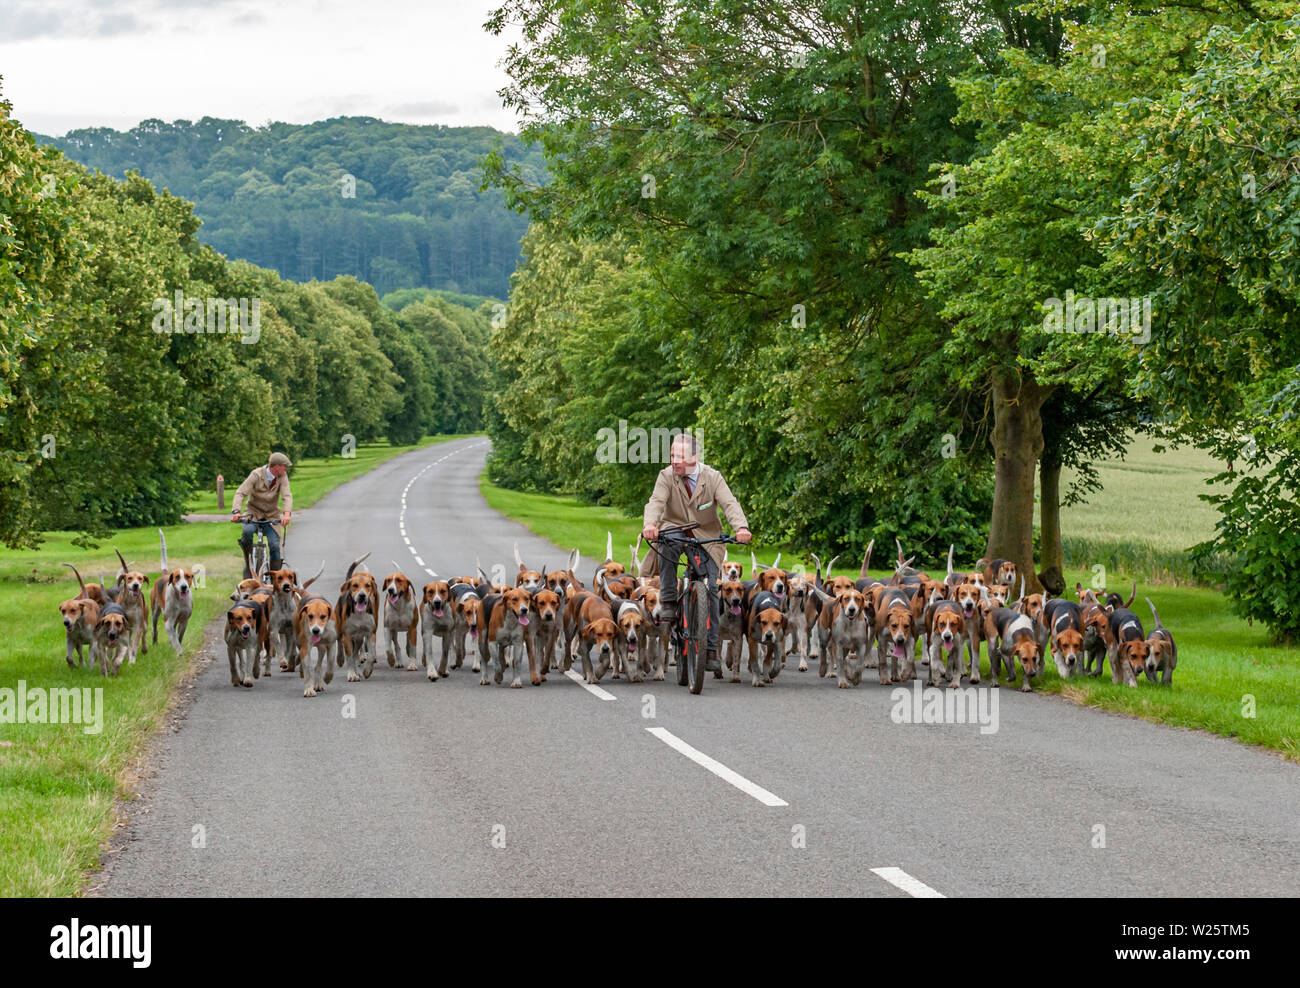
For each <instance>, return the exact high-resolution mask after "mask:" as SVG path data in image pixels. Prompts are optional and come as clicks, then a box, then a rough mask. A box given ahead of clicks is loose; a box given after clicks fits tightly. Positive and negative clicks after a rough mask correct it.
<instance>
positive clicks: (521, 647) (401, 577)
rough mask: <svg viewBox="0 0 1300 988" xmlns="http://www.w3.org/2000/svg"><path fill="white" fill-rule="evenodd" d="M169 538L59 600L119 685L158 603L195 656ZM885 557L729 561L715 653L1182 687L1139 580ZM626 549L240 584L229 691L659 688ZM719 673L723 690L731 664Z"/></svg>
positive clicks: (839, 675) (652, 622) (658, 669)
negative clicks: (267, 684)
mask: <svg viewBox="0 0 1300 988" xmlns="http://www.w3.org/2000/svg"><path fill="white" fill-rule="evenodd" d="M158 534H159V536H160V539H161V573H160V575H159V577H158V578H157V579H156V580H154V581H153V584H152V587H150V580H149V577H148V575H147V574H145V573H143V572H141V571H139V570H134V569H131V568H130V567H129V566H128V565H127V562H126V560H125V559H123V558H122V555H121V553H120V552H119V553H118V554H117V555H118V560H119V562H120V563H121V570H120V571H119V572H118V574H117V577H116V580H115V581H114V582H113V583H112V584H109V583H108V581H107V580H106V579H104V577H103V576H101V578H100V582H99V583H98V584H95V583H91V584H87V583H86V582H85V581H84V580H83V579H82V577H81V574H80V573H78V572H77V570H76V567H73V566H72V565H71V564H70V563H65V564H64V565H65V566H68V567H69V568H71V569H72V571H73V572H74V573H76V576H77V582H78V584H79V585H80V587H81V592H80V593H79V594H78V596H76V597H74V598H72V599H71V600H65V601H63V603H61V604H60V605H59V612H60V614H61V615H62V618H63V625H64V628H65V630H66V634H67V662H68V665H69V666H74V667H75V666H77V665H80V664H85V665H86V666H87V668H91V669H93V668H94V667H95V665H96V664H98V666H99V670H100V672H101V673H102V674H103V675H105V676H108V675H110V674H111V675H117V674H118V672H119V670H120V669H121V667H122V664H123V662H127V663H134V662H135V660H136V655H137V653H138V654H141V655H143V654H147V653H148V646H147V644H146V637H147V635H146V633H145V632H146V628H147V626H148V624H149V620H150V611H151V610H152V616H153V642H154V643H155V644H156V643H157V641H158V620H159V618H160V617H161V618H162V621H163V626H164V629H165V632H166V635H167V638H168V641H170V643H171V645H172V648H173V649H175V650H176V651H177V652H178V653H179V652H180V649H181V645H182V642H183V641H184V638H185V629H186V626H187V625H188V623H189V619H190V616H191V614H192V613H193V610H194V590H195V580H194V574H193V572H191V571H190V570H187V569H184V568H177V569H172V568H170V567H169V566H168V563H167V542H166V539H165V538H164V537H162V532H161V531H159V533H158ZM873 545H874V543H873V544H872V545H868V546H867V549H866V552H865V554H864V556H863V559H862V566H861V569H860V572H859V575H858V576H857V577H856V578H854V577H852V576H833V575H832V569H833V567H834V566H835V563H836V562H837V561H838V559H839V557H838V556H836V557H835V558H833V559H831V560H830V562H828V563H827V564H826V565H825V567H823V565H822V562H821V560H820V559H819V558H818V557H817V556H816V555H815V554H810V558H811V559H812V562H813V564H814V568H813V570H812V571H811V572H808V571H806V570H805V569H804V568H802V567H800V568H798V569H795V570H788V569H782V568H781V567H780V562H781V557H780V556H779V555H778V556H777V558H776V561H775V562H774V563H773V564H772V565H771V566H762V565H760V564H759V561H758V559H757V558H756V557H755V556H753V555H752V554H751V556H750V565H751V570H750V577H749V578H748V579H745V578H744V567H743V565H742V563H740V562H738V561H734V560H730V559H726V560H725V561H724V563H723V567H722V573H721V579H720V580H719V582H718V588H717V589H718V595H719V598H720V601H721V620H720V623H719V627H718V636H719V638H718V644H719V656H720V658H721V659H722V665H723V669H724V670H725V671H726V672H727V673H729V674H730V680H731V682H733V683H739V682H740V681H741V666H742V662H744V663H745V668H746V670H747V671H748V673H749V675H750V677H751V683H752V685H754V686H763V685H766V684H769V683H772V682H773V681H774V680H775V679H776V678H777V676H779V675H780V673H781V670H782V669H783V668H784V667H785V663H786V659H787V657H790V658H797V659H798V663H799V666H798V667H799V671H801V672H804V671H807V670H808V668H809V667H808V663H809V661H814V662H816V663H817V667H818V675H819V676H822V677H826V676H828V675H830V676H834V677H835V679H836V681H837V683H838V685H839V687H840V688H841V689H847V688H850V687H853V686H857V685H859V684H860V683H861V682H862V674H863V670H864V669H870V668H874V669H876V670H877V671H878V673H879V676H880V683H881V685H890V684H892V683H898V682H906V681H909V680H911V679H914V678H915V677H916V676H917V670H916V662H917V646H918V645H920V651H921V654H920V663H921V664H922V665H924V666H928V672H927V683H928V684H929V685H932V686H938V685H941V683H942V682H947V683H948V685H949V686H950V687H951V688H953V689H956V688H957V687H958V686H959V685H960V683H961V679H962V677H963V676H964V677H967V679H968V681H969V682H970V683H971V684H978V683H979V682H980V681H981V680H980V660H981V645H982V644H987V652H988V667H989V676H990V683H989V685H991V686H998V685H1000V682H999V680H1000V679H1001V678H1002V677H1003V676H1005V679H1006V682H1008V683H1014V682H1015V681H1016V677H1017V663H1018V664H1019V675H1020V679H1021V685H1020V688H1021V690H1023V691H1026V692H1030V691H1031V690H1032V687H1031V685H1030V681H1031V680H1032V679H1033V678H1034V677H1035V676H1039V675H1041V674H1042V673H1043V671H1044V670H1045V668H1046V656H1047V654H1048V652H1049V651H1050V653H1051V655H1052V658H1053V660H1054V661H1055V663H1056V670H1057V672H1058V673H1059V675H1060V676H1061V677H1062V678H1063V679H1068V678H1071V677H1074V676H1085V675H1091V676H1100V675H1101V673H1102V670H1103V666H1104V664H1105V662H1106V661H1109V662H1110V666H1111V681H1112V682H1113V683H1120V682H1121V681H1122V682H1124V683H1126V684H1127V685H1129V686H1137V681H1138V677H1139V676H1140V675H1142V674H1145V675H1146V678H1147V680H1148V681H1150V682H1152V683H1155V682H1157V681H1159V682H1160V683H1162V684H1163V685H1169V684H1170V683H1171V682H1172V681H1173V672H1174V668H1175V666H1176V665H1177V661H1178V650H1177V646H1176V645H1175V644H1174V637H1173V634H1172V633H1171V632H1170V631H1169V630H1168V629H1167V628H1165V627H1164V626H1163V625H1162V624H1161V622H1160V615H1159V614H1158V613H1156V608H1155V605H1154V604H1152V603H1151V600H1150V598H1147V604H1148V605H1149V606H1150V608H1151V615H1152V618H1153V619H1154V621H1155V630H1154V631H1152V632H1151V633H1150V634H1149V635H1148V634H1147V633H1146V632H1145V631H1144V630H1143V627H1142V621H1141V619H1140V618H1139V617H1138V615H1137V614H1135V613H1134V612H1133V611H1132V610H1130V609H1129V607H1130V605H1131V604H1132V603H1133V600H1134V598H1135V597H1136V595H1137V584H1136V583H1135V584H1134V585H1133V590H1132V593H1130V595H1129V599H1128V601H1127V602H1126V601H1125V600H1124V598H1123V596H1122V595H1121V594H1118V593H1107V592H1106V591H1104V590H1102V591H1093V590H1086V589H1084V588H1083V587H1082V586H1081V585H1079V584H1076V585H1075V590H1076V596H1077V600H1068V599H1066V598H1064V597H1051V596H1050V595H1048V594H1047V593H1034V594H1028V595H1026V594H1025V593H1024V579H1023V577H1021V576H1020V574H1018V573H1017V571H1016V565H1015V564H1014V563H1012V562H1009V561H1007V560H1005V559H991V560H986V559H981V560H979V561H978V562H977V563H976V564H975V566H974V567H973V568H972V569H970V570H969V571H964V572H963V571H958V570H955V569H954V568H953V562H952V549H951V547H950V548H949V550H948V572H947V575H946V576H945V577H944V578H943V579H933V578H931V577H930V575H929V574H928V573H924V572H921V571H920V570H917V569H914V568H912V566H911V563H912V562H913V560H911V559H905V558H904V553H903V548H902V546H901V544H899V545H898V559H897V565H896V566H895V567H894V570H893V573H892V575H890V576H889V578H888V579H886V580H878V579H875V578H873V577H871V576H869V575H868V573H867V568H868V566H869V565H870V562H871V553H872V548H873ZM629 548H630V549H631V557H630V560H629V561H630V566H628V567H624V566H623V565H622V564H621V563H618V562H615V561H614V558H613V539H612V536H607V537H606V544H605V560H604V562H602V563H600V564H599V565H598V566H597V567H596V569H595V571H594V573H593V574H592V578H591V581H590V584H589V585H588V584H586V583H583V582H582V581H581V580H580V579H579V578H578V568H579V565H580V559H579V555H578V551H577V550H576V549H575V550H573V551H572V552H571V553H570V554H569V557H568V559H567V560H566V565H565V566H564V567H563V568H560V569H548V568H547V567H546V566H543V567H542V568H541V569H540V570H537V569H533V568H531V567H529V566H528V565H527V564H526V563H525V562H524V561H523V559H522V558H520V555H519V547H518V545H516V546H515V562H516V563H517V564H518V566H519V571H518V573H517V574H516V576H515V582H514V585H513V586H511V585H509V584H505V583H495V582H492V581H491V580H489V579H488V577H487V575H486V574H485V573H484V572H483V569H482V567H481V566H477V565H476V572H475V573H472V574H469V575H465V576H456V577H450V578H447V579H442V578H440V577H436V576H435V578H434V579H433V580H432V581H430V582H427V583H425V584H424V586H423V587H422V588H421V589H420V590H418V591H417V589H416V586H415V584H414V583H412V582H411V580H410V579H408V578H407V577H406V575H405V574H403V573H402V572H401V567H400V566H396V564H394V565H395V567H396V568H395V569H394V571H393V572H391V573H388V574H387V575H386V576H384V577H383V579H382V580H378V579H376V577H375V575H374V574H372V573H371V572H370V571H369V570H368V569H367V568H366V566H365V561H366V559H367V558H368V557H369V553H367V554H366V555H364V556H362V557H360V558H359V559H354V560H353V561H352V563H351V565H349V566H348V569H347V575H346V576H345V577H344V578H343V582H342V584H341V585H340V586H339V591H338V595H337V596H336V597H335V598H334V599H333V600H330V599H328V598H326V597H323V596H321V595H320V594H316V593H312V592H311V589H310V588H311V587H312V585H313V584H314V583H315V582H316V581H317V580H318V579H319V578H320V576H321V574H322V573H323V572H324V569H325V565H324V563H323V562H322V564H321V567H320V569H319V570H318V571H317V572H316V575H315V576H313V577H311V578H310V579H308V580H306V581H304V582H303V583H301V584H300V583H299V582H298V572H297V571H296V570H293V569H289V568H287V567H286V568H282V569H278V570H268V571H266V572H264V573H262V574H260V575H259V576H257V577H254V578H253V579H249V580H243V581H241V582H240V583H239V584H238V585H237V586H236V587H235V589H234V590H233V591H232V592H231V594H230V598H231V601H232V606H231V607H230V609H229V610H228V611H227V613H226V620H225V628H224V634H223V636H224V639H225V643H226V650H227V656H228V659H229V663H230V682H231V684H232V685H233V686H246V687H251V686H252V685H253V682H254V680H256V679H258V678H259V677H261V676H269V675H270V674H271V665H272V661H273V660H274V661H275V663H276V664H277V665H278V666H279V669H280V670H281V671H282V672H289V673H292V672H294V671H296V672H297V673H298V676H299V677H300V678H301V679H302V680H303V681H304V683H305V686H304V689H303V695H304V696H315V695H316V694H317V693H319V692H321V691H323V690H324V689H325V686H326V684H328V683H330V682H331V681H332V680H333V676H334V669H335V667H339V668H344V669H346V673H347V681H348V682H350V683H351V682H358V681H360V680H362V679H369V678H370V675H371V673H372V672H373V671H374V666H375V662H376V659H377V658H378V655H379V643H380V641H381V640H382V642H383V644H384V654H385V657H386V658H387V660H388V665H389V666H391V667H397V668H400V667H402V666H404V667H405V668H406V669H407V670H411V671H419V670H420V669H421V668H422V667H423V669H424V670H425V675H426V676H427V678H428V679H429V680H431V681H436V680H437V679H439V678H440V677H445V676H448V675H450V674H451V672H452V671H454V670H457V669H460V668H462V666H463V665H464V664H465V661H466V659H467V658H468V659H469V660H470V661H471V668H472V671H474V672H477V673H479V674H480V679H479V682H480V684H481V685H484V686H488V685H491V684H493V683H501V682H502V680H503V678H504V676H505V673H506V670H507V669H509V670H510V673H511V677H512V678H511V681H510V686H511V687H514V688H519V687H522V686H523V675H524V664H525V661H526V662H527V666H528V678H529V681H530V682H531V683H532V684H533V685H534V686H537V685H540V684H541V683H543V682H545V681H546V676H547V673H548V672H550V671H561V672H564V673H567V672H569V670H570V669H571V668H572V666H573V663H574V662H575V661H580V662H581V664H582V676H583V679H584V680H585V681H586V682H587V683H590V684H593V685H594V684H596V683H599V682H600V681H601V679H602V678H603V677H604V676H605V675H606V674H607V673H610V674H612V678H614V679H620V678H626V679H627V680H629V681H631V682H634V683H637V682H642V681H644V680H645V679H646V678H652V679H656V680H662V679H663V678H664V670H665V668H666V667H668V666H671V665H674V664H675V658H674V655H673V644H672V638H671V628H670V622H671V616H670V614H669V612H668V608H666V607H665V606H664V604H663V602H662V600H661V599H660V587H659V577H658V576H653V577H644V576H641V575H640V573H641V570H642V567H643V564H644V562H645V558H646V557H645V556H641V557H640V558H638V555H637V554H638V551H639V549H640V543H639V541H638V545H637V546H632V547H629ZM823 570H824V572H823ZM1017 584H1018V589H1019V593H1018V594H1017V595H1015V596H1014V597H1013V596H1012V593H1013V590H1015V589H1016V588H1017ZM684 589H685V588H684V587H682V588H680V589H679V593H678V600H681V599H682V598H683V597H684ZM435 641H437V642H438V646H437V647H436V648H435V644H434V643H435ZM83 646H84V647H86V648H87V649H88V652H89V659H88V661H87V660H86V659H85V657H84V656H83V653H82V648H83ZM74 652H75V654H76V662H74V660H73V654H74ZM714 675H715V677H717V678H722V676H723V672H716V673H714ZM1157 677H1159V680H1157Z"/></svg>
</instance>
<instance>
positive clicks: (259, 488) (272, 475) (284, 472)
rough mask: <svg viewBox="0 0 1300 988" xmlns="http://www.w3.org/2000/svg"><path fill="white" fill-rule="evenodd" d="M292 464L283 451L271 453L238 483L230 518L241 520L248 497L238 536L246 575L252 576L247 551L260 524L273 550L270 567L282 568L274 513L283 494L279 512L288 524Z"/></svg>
mask: <svg viewBox="0 0 1300 988" xmlns="http://www.w3.org/2000/svg"><path fill="white" fill-rule="evenodd" d="M291 466H293V464H292V463H291V462H290V461H289V457H287V456H285V455H284V454H283V453H272V454H271V457H270V459H268V460H267V461H266V466H264V467H258V468H257V469H256V470H254V471H253V472H252V473H250V474H249V475H248V476H247V477H245V478H244V482H243V483H242V484H240V485H239V490H237V491H235V498H234V500H233V501H231V502H230V504H231V507H230V515H231V517H230V520H231V521H239V508H240V505H241V504H243V503H244V501H245V499H247V501H248V514H249V520H248V521H245V522H244V530H243V532H242V533H241V534H240V536H239V544H240V546H241V547H242V548H243V550H244V578H245V579H250V578H251V577H252V575H253V574H252V573H250V572H249V571H248V554H249V553H250V552H251V551H252V549H253V533H254V532H255V531H257V527H258V526H259V525H261V527H262V531H263V532H265V533H266V545H267V548H268V549H269V550H270V553H271V566H270V568H271V569H280V568H281V567H282V565H283V562H284V561H283V560H282V559H281V558H280V533H279V532H277V531H276V530H275V515H276V512H277V511H279V510H280V507H279V505H280V498H281V496H283V497H284V510H283V512H282V513H281V514H280V524H281V525H287V524H289V515H290V513H291V512H292V509H293V492H292V491H290V490H289V468H290V467H291Z"/></svg>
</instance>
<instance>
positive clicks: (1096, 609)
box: [1079, 590, 1115, 676]
mask: <svg viewBox="0 0 1300 988" xmlns="http://www.w3.org/2000/svg"><path fill="white" fill-rule="evenodd" d="M1080 600H1081V601H1082V613H1081V614H1080V616H1079V619H1080V620H1081V621H1082V622H1083V671H1084V672H1086V673H1088V674H1089V675H1093V676H1100V675H1101V672H1102V669H1103V668H1105V665H1106V659H1107V657H1108V656H1109V655H1110V650H1111V647H1112V646H1113V645H1114V644H1115V636H1114V634H1113V633H1112V631H1111V627H1110V613H1109V612H1108V611H1107V610H1106V608H1104V607H1102V606H1101V604H1100V603H1099V602H1098V600H1097V598H1096V597H1095V596H1093V593H1092V591H1091V590H1081V592H1080ZM1111 668H1112V669H1114V665H1113V664H1112V666H1111Z"/></svg>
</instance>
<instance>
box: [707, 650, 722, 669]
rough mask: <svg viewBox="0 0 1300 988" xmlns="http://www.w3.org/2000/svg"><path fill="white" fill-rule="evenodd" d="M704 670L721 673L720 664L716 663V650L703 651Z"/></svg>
mask: <svg viewBox="0 0 1300 988" xmlns="http://www.w3.org/2000/svg"><path fill="white" fill-rule="evenodd" d="M704 668H705V670H706V671H708V672H722V664H721V663H720V662H719V661H718V650H717V649H716V648H708V649H705V650H704Z"/></svg>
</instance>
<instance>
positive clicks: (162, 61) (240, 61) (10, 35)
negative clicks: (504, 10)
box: [0, 0, 518, 135]
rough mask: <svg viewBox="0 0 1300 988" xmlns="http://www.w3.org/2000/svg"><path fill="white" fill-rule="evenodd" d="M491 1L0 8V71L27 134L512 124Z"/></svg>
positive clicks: (201, 1)
mask: <svg viewBox="0 0 1300 988" xmlns="http://www.w3.org/2000/svg"><path fill="white" fill-rule="evenodd" d="M491 5H492V0H470V2H468V3H466V2H455V0H431V2H428V3H406V2H400V0H365V2H359V0H350V2H349V0H277V2H276V3H273V4H265V3H258V2H255V0H216V2H214V0H133V2H125V0H0V24H3V27H2V28H0V73H3V80H4V81H3V87H4V89H3V95H4V98H5V99H7V100H9V101H10V102H11V103H12V104H13V115H14V117H15V118H17V119H18V120H20V121H22V123H23V124H24V125H25V126H26V127H29V128H30V129H32V130H36V131H39V132H41V133H45V134H54V135H59V134H63V133H65V132H66V131H67V130H69V129H71V128H75V127H91V126H112V127H118V128H121V127H130V126H133V125H134V124H136V123H138V122H139V121H140V120H143V119H147V118H149V117H160V118H162V119H164V120H175V119H186V120H198V119H199V118H201V117H204V116H213V117H234V118H238V119H241V120H245V121H247V122H248V123H250V124H253V125H257V124H261V123H265V122H266V121H268V120H283V121H287V122H290V123H308V122H310V121H313V120H322V119H325V118H327V117H333V116H340V115H348V116H374V117H382V118H383V119H385V120H397V121H402V122H406V123H440V124H447V125H450V126H474V125H482V124H489V125H491V126H493V127H497V128H500V129H502V130H518V122H517V119H516V117H515V115H514V113H513V112H512V111H507V110H505V109H503V108H502V107H501V104H500V100H499V98H498V97H497V95H496V92H497V90H499V89H501V88H502V87H503V86H504V85H505V84H506V81H507V80H506V77H505V74H504V73H503V72H502V71H501V70H500V69H499V68H497V62H498V61H499V60H500V59H501V57H502V56H503V55H504V54H505V51H506V48H507V47H508V45H509V44H510V42H511V41H512V40H515V39H514V38H513V37H506V36H503V37H499V38H498V37H493V36H492V35H490V34H488V33H487V32H486V31H484V30H483V27H482V25H483V22H484V21H485V20H486V19H487V17H488V14H489V12H490V10H491Z"/></svg>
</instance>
